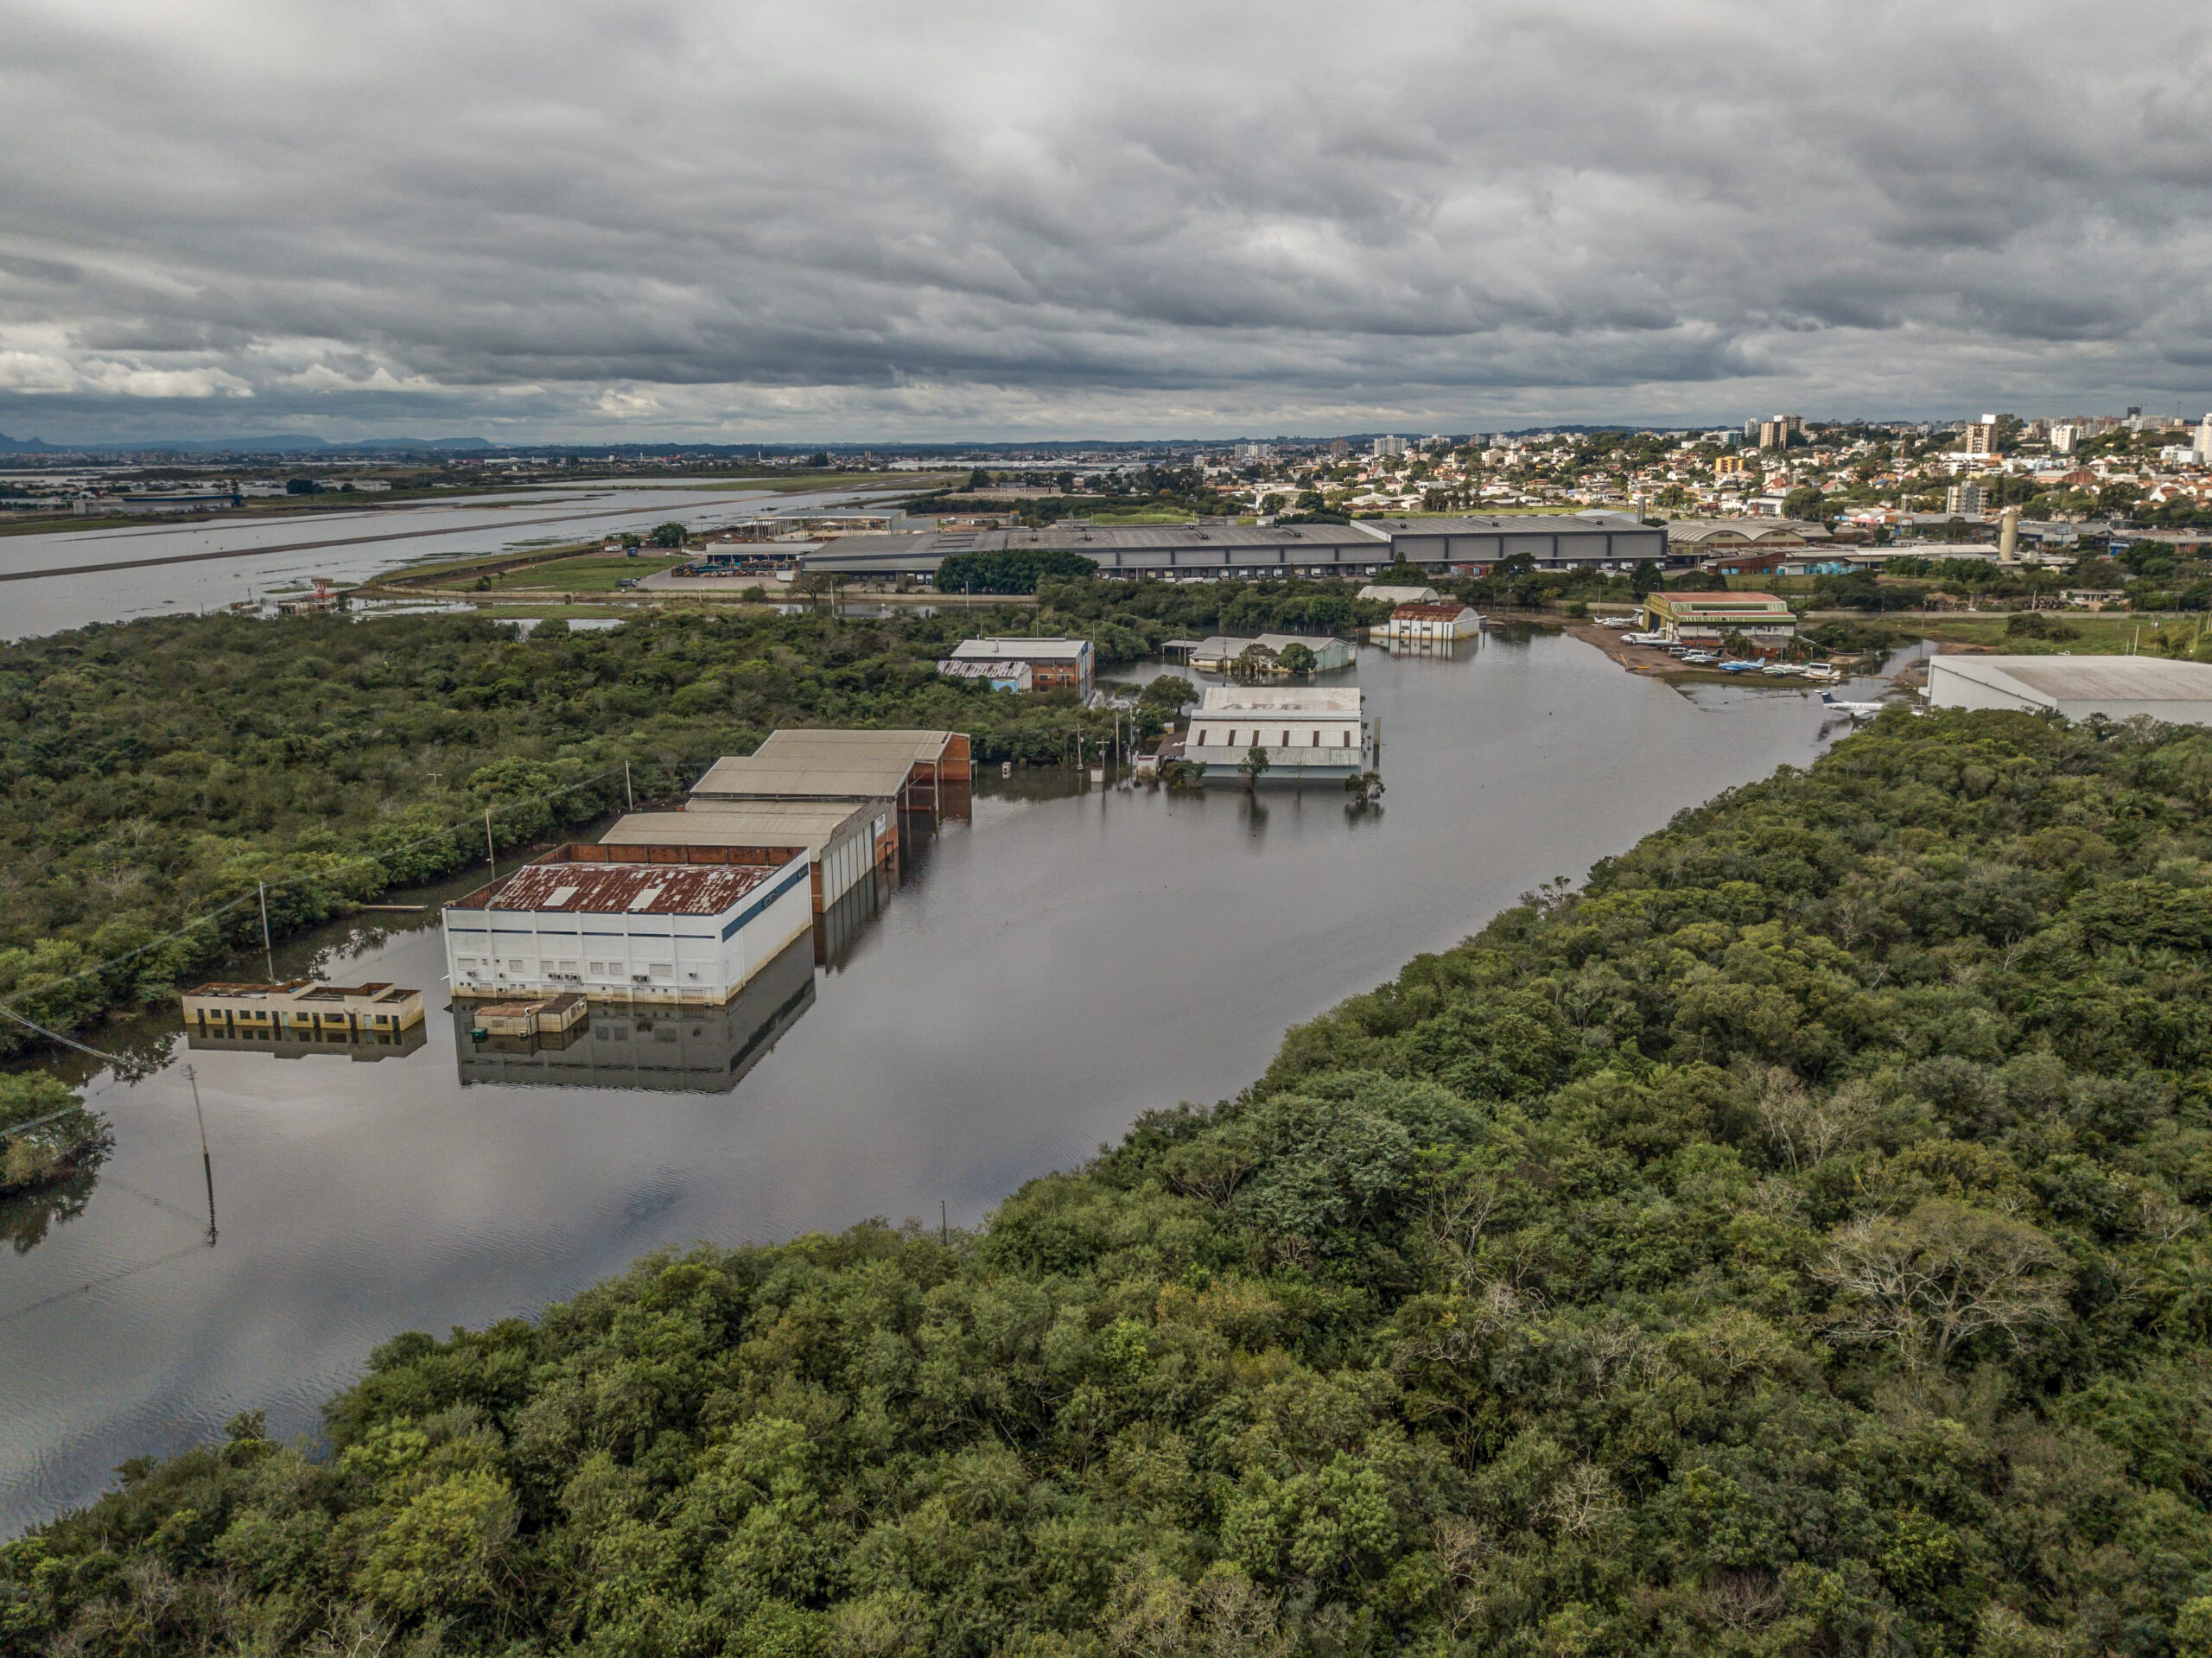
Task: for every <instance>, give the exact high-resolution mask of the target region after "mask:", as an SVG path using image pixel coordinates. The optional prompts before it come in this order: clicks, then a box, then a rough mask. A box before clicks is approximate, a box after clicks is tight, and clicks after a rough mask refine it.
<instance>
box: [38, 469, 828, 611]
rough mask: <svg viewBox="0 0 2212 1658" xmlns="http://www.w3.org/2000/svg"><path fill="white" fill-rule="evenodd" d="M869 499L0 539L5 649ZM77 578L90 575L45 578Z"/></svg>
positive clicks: (622, 504) (771, 497)
mask: <svg viewBox="0 0 2212 1658" xmlns="http://www.w3.org/2000/svg"><path fill="white" fill-rule="evenodd" d="M855 499H867V497H865V496H863V495H856V494H855V492H854V491H852V490H850V489H843V490H828V491H820V492H810V493H805V494H786V495H779V494H773V493H770V492H762V491H750V490H747V491H741V490H731V489H720V490H715V489H702V488H700V487H698V486H696V485H692V484H663V485H652V484H591V485H574V486H556V487H552V488H548V489H542V490H529V491H524V492H517V493H513V494H502V495H483V496H467V497H455V498H454V499H451V500H431V501H424V502H421V503H418V504H402V505H395V506H388V507H370V508H366V509H364V510H361V511H342V512H317V513H302V514H299V515H296V516H291V515H288V516H285V517H283V518H254V519H251V520H250V521H249V520H238V519H232V520H227V521H226V520H223V519H214V520H211V521H207V522H203V523H195V524H165V523H162V521H160V520H158V519H149V520H147V521H146V522H143V523H140V524H130V525H127V526H123V527H113V526H111V527H108V528H104V529H99V530H54V531H53V532H52V533H50V534H43V535H22V536H0V639H20V638H33V637H35V636H37V635H40V634H45V633H58V632H61V631H62V630H63V629H65V628H71V627H83V626H86V624H88V623H92V622H119V621H128V620H130V619H131V618H132V617H134V616H155V615H160V614H161V613H163V612H164V611H167V612H171V613H174V612H177V611H196V610H212V609H219V608H221V607H224V606H226V605H231V604H235V603H238V601H240V600H245V599H249V598H251V597H253V596H255V595H257V594H266V593H268V592H269V591H270V589H271V588H279V587H303V586H305V585H306V583H307V581H308V578H310V577H312V576H318V575H320V576H324V577H327V579H329V580H330V581H334V582H339V583H341V584H342V583H345V582H350V581H366V580H368V579H369V578H370V577H371V576H372V575H380V574H382V573H384V572H385V571H389V570H392V569H398V568H400V567H401V566H403V565H406V564H410V563H415V562H420V561H422V560H423V559H427V558H433V557H463V556H469V555H472V554H479V555H480V554H486V553H498V552H503V551H505V550H506V549H509V548H512V547H518V546H529V545H534V544H537V543H566V542H577V541H585V540H588V539H590V538H591V537H595V536H607V535H615V534H618V533H620V532H622V531H625V530H627V531H630V532H632V533H633V534H634V533H639V532H642V531H644V530H649V529H651V528H652V526H653V525H654V524H662V523H665V522H667V521H668V520H669V519H671V518H677V519H681V520H682V521H683V522H684V523H685V524H690V526H691V528H692V529H693V530H714V529H719V528H721V526H722V525H724V524H730V523H734V522H735V521H736V520H738V519H740V518H752V517H754V516H756V515H758V514H760V513H764V512H765V513H782V512H787V511H789V512H805V511H819V510H821V509H822V508H823V507H826V506H829V505H832V504H834V503H837V502H843V501H849V500H855ZM209 555H221V556H209ZM88 565H99V566H118V567H122V568H104V569H93V570H86V569H85V568H84V567H86V566H88ZM71 570H75V571H79V572H80V573H79V574H76V575H67V574H52V575H48V574H44V572H48V571H54V572H66V571H71ZM11 577H14V578H20V579H9V578H11Z"/></svg>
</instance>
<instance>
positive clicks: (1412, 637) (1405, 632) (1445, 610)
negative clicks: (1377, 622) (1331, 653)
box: [1368, 599, 1483, 644]
mask: <svg viewBox="0 0 2212 1658" xmlns="http://www.w3.org/2000/svg"><path fill="white" fill-rule="evenodd" d="M1482 625H1483V621H1482V618H1481V617H1480V616H1478V615H1477V614H1476V613H1475V607H1473V606H1472V605H1465V604H1461V603H1460V602H1459V600H1457V599H1445V600H1438V601H1437V602H1435V603H1433V604H1408V605H1400V606H1399V607H1397V608H1396V609H1395V610H1393V611H1392V612H1391V613H1390V619H1389V621H1387V622H1384V623H1383V625H1382V626H1379V627H1374V628H1370V629H1369V630H1368V632H1369V637H1370V638H1377V639H1402V640H1408V641H1420V642H1421V643H1424V644H1427V643H1437V642H1446V643H1448V642H1451V641H1453V640H1457V639H1471V638H1474V637H1475V635H1476V634H1478V633H1479V632H1481V631H1482Z"/></svg>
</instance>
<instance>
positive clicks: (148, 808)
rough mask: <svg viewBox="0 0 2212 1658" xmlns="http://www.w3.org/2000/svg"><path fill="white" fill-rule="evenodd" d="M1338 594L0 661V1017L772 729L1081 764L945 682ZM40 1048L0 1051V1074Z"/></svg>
mask: <svg viewBox="0 0 2212 1658" xmlns="http://www.w3.org/2000/svg"><path fill="white" fill-rule="evenodd" d="M1350 594H1351V588H1348V587H1346V586H1344V584H1341V583H1311V582H1281V583H1270V584H1264V585H1262V584H1256V583H1238V582H1224V583H1207V584H1198V585H1192V586H1184V587H1177V588H1173V589H1170V590H1162V588H1161V584H1160V583H1141V584H1138V585H1136V586H1135V587H1131V588H1120V587H1109V585H1108V584H1105V583H1102V582H1098V581H1095V580H1090V579H1086V580H1084V581H1079V582H1076V583H1072V584H1071V583H1066V582H1061V583H1058V584H1053V583H1051V582H1048V583H1046V594H1045V596H1044V599H1043V602H1042V603H1041V604H1040V606H1039V607H1038V608H1037V609H1035V610H1030V609H1027V608H1021V609H1016V608H1011V607H1009V608H1006V609H1003V610H979V611H975V612H964V613H962V614H961V615H959V616H957V617H949V616H948V617H921V616H905V617H893V618H888V619H880V620H877V619H868V620H862V619H844V618H840V617H836V616H834V615H826V614H821V613H815V614H808V615H796V616H778V615H772V614H767V613H761V612H757V611H753V612H743V613H702V612H696V611H695V612H685V611H668V612H652V613H646V614H644V615H641V616H639V617H638V618H637V619H633V620H631V621H628V622H626V623H625V624H624V625H623V626H621V627H620V628H617V629H614V630H613V631H611V632H570V631H569V628H568V627H567V626H566V625H565V624H563V623H561V622H559V621H550V622H546V623H544V624H543V625H542V626H539V627H538V628H537V630H536V631H535V632H533V633H532V634H531V637H530V638H527V639H524V638H518V637H517V636H516V634H515V632H513V631H512V629H511V628H508V627H505V626H500V625H499V624H498V623H497V622H495V621H493V620H492V619H488V618H485V617H480V616H414V617H405V616H396V617H382V618H372V619H364V620H360V621H354V620H352V619H346V618H344V617H339V616H315V617H296V618H288V619H283V620H282V621H278V622H263V621H258V620H256V619H250V618H245V617H238V616H206V617H200V616H180V617H166V618H149V619H144V620H141V621H136V622H130V623H125V624H120V625H101V626H94V627H88V628H81V629H78V630H75V631H73V632H67V633H59V634H54V635H51V636H48V637H46V638H35V639H27V640H22V641H19V642H17V643H16V644H13V645H6V646H4V647H0V777H4V778H5V791H4V794H0V1001H5V1002H6V1003H7V1004H8V1005H9V1006H10V1007H15V1008H16V1009H17V1010H18V1011H20V1012H21V1013H23V1014H25V1015H26V1016H27V1017H29V1018H30V1019H32V1020H36V1021H37V1022H38V1023H40V1024H41V1025H45V1026H49V1027H52V1028H54V1029H59V1030H62V1031H73V1030H79V1029H82V1028H84V1027H85V1026H87V1025H88V1024H89V1023H90V1022H91V1021H92V1020H97V1019H98V1018H99V1017H100V1016H101V1015H102V1014H104V1013H107V1012H109V1011H110V1010H114V1009H127V1008H130V1007H139V1006H143V1005H149V1004H155V1003H159V1002H162V1001H165V1000H167V998H168V996H169V995H171V994H173V992H174V990H175V987H176V986H177V985H178V984H179V983H180V982H182V981H190V980H191V979H192V978H193V977H194V975H204V973H205V972H206V971H207V969H209V968H211V967H212V966H213V965H214V964H215V963H217V962H221V961H223V960H225V959H226V958H227V957H229V956H232V955H234V954H237V953H238V952H241V951H244V950H248V949H254V950H257V949H258V948H259V945H260V942H261V927H262V922H261V906H260V899H259V893H260V889H261V887H262V886H264V884H265V885H266V888H267V900H268V908H269V918H270V925H271V927H272V929H273V930H274V931H276V932H277V934H278V935H279V936H282V935H283V934H285V933H288V932H289V931H294V930H296V929H298V928H302V927H308V926H313V925H315V924H319V923H321V922H324V921H327V920H328V919H331V918H334V917H336V916H339V915H342V914H345V913H346V912H347V911H348V909H349V907H350V906H351V905H355V904H358V903H360V902H363V901H365V900H367V899H372V898H374V897H375V896H376V895H377V894H378V893H380V892H382V891H384V890H385V889H386V888H389V887H391V886H403V885H408V884H412V883H420V882H424V881H429V880H435V879H438V878H441V877H442V876H446V875H448V874H452V873H457V872H459V871H461V870H463V869H466V868H467V867H470V866H471V865H473V864H475V863H478V862H480V861H481V860H482V858H483V856H484V854H485V851H486V836H487V834H488V835H489V837H490V839H491V841H492V842H493V844H494V845H495V846H496V848H498V849H499V851H501V852H503V853H504V852H506V851H508V850H510V849H514V848H526V847H530V846H532V845H536V844H539V843H542V842H544V841H546V840H547V839H549V838H550V837H551V836H554V835H558V834H559V833H561V832H563V830H565V829H569V827H571V826H573V825H575V824H579V823H588V822H589V821H591V820H592V819H594V818H595V817H598V816H601V815H602V814H604V813H606V812H607V811H609V810H613V809H614V808H616V807H617V806H618V805H620V804H621V803H622V801H623V800H624V798H625V790H626V786H627V787H629V788H631V789H634V790H635V791H637V792H638V793H639V795H640V796H646V795H651V796H657V797H670V796H672V795H677V794H680V793H681V791H683V789H684V788H685V787H686V786H688V785H689V784H690V782H691V780H692V779H693V778H696V776H697V775H698V773H699V772H701V771H702V770H703V769H704V767H705V766H706V765H709V764H710V763H711V762H712V761H713V760H714V759H716V758H718V757H719V756H721V755H723V754H742V753H751V752H752V750H753V747H755V746H757V745H758V744H759V743H760V740H762V739H763V738H764V737H766V735H767V734H768V733H769V732H770V731H772V730H773V729H774V728H775V727H778V726H782V725H791V726H801V725H817V726H818V725H840V726H877V727H883V726H890V727H923V728H927V729H944V730H957V731H963V732H965V733H967V734H969V738H970V740H971V742H972V744H973V748H974V753H976V758H977V759H979V760H982V761H985V762H996V761H1000V760H1012V761H1014V762H1017V763H1020V764H1024V765H1051V764H1058V763H1062V762H1064V761H1065V762H1070V763H1071V762H1072V759H1073V758H1074V754H1075V752H1076V745H1077V739H1078V738H1081V739H1082V740H1084V742H1085V743H1086V744H1088V745H1089V746H1090V748H1091V749H1092V750H1093V751H1094V752H1095V751H1096V748H1097V747H1098V746H1099V744H1100V741H1101V740H1102V739H1103V738H1104V737H1105V736H1107V735H1108V734H1109V733H1110V732H1111V730H1112V728H1113V724H1114V717H1115V716H1114V715H1113V713H1112V712H1111V711H1110V710H1089V709H1084V708H1081V707H1079V706H1077V702H1076V699H1075V697H1074V696H1073V694H1072V693H1071V692H1066V691H1051V692H1042V693H1035V694H1021V695H1015V694H1011V693H1005V692H993V691H992V690H990V689H988V687H987V686H982V685H979V684H976V683H972V682H961V681H954V680H950V679H946V678H944V677H940V676H939V675H938V672H937V670H936V663H937V660H938V657H942V656H944V655H945V654H946V653H948V652H949V651H950V649H951V647H952V645H954V644H955V643H957V641H958V640H959V639H960V638H965V637H969V636H970V635H974V634H979V633H1031V632H1046V633H1066V634H1071V635H1077V634H1079V635H1082V636H1084V637H1090V638H1095V639H1096V646H1097V652H1098V659H1099V661H1100V663H1101V664H1102V665H1107V666H1111V665H1112V664H1117V663H1124V662H1131V661H1135V660H1137V659H1138V658H1140V657H1146V656H1148V655H1152V654H1155V653H1156V652H1157V650H1158V648H1159V645H1160V641H1161V640H1162V639H1164V638H1171V637H1173V635H1174V634H1175V633H1176V632H1180V631H1184V630H1186V629H1189V628H1192V627H1211V626H1216V625H1235V626H1252V627H1254V628H1255V631H1257V628H1258V627H1259V626H1262V625H1265V626H1294V627H1295V626H1305V625H1307V624H1311V625H1312V626H1317V627H1325V626H1334V625H1336V624H1338V622H1340V621H1348V620H1350V619H1353V618H1355V617H1356V616H1358V615H1360V614H1363V613H1362V612H1361V611H1360V610H1359V609H1358V607H1357V603H1356V601H1354V600H1352V599H1351V597H1350ZM625 762H627V763H628V765H629V773H628V777H627V779H626V778H625V774H624V771H623V766H624V763H625ZM487 812H489V813H490V814H491V816H490V821H489V823H488V826H487V823H486V813H487ZM226 906H227V907H226ZM212 912H220V913H217V914H214V916H213V919H212V920H202V919H200V918H206V917H208V916H210V915H211V913H212ZM171 935H175V936H171ZM104 962H105V963H109V965H106V966H102V965H100V964H101V963H104ZM34 1041H35V1038H33V1037H31V1036H30V1034H29V1032H26V1031H25V1030H24V1029H23V1028H22V1027H21V1026H17V1025H15V1024H13V1023H12V1022H7V1021H0V1057H5V1056H6V1055H9V1054H11V1053H15V1052H18V1051H22V1049H23V1048H24V1047H25V1046H26V1045H29V1044H30V1043H32V1042H34Z"/></svg>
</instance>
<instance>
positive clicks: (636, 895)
mask: <svg viewBox="0 0 2212 1658" xmlns="http://www.w3.org/2000/svg"><path fill="white" fill-rule="evenodd" d="M618 850H622V848H607V847H594V846H564V847H562V848H559V849H557V850H556V851H555V852H552V853H550V854H548V855H546V856H545V857H543V858H541V859H539V860H538V861H536V862H534V863H527V864H524V866H523V867H521V868H520V869H519V870H518V871H516V872H515V873H514V874H513V875H512V876H510V877H508V878H507V879H506V880H504V881H495V882H493V883H492V884H491V885H489V886H481V887H479V888H478V889H477V890H476V891H475V892H474V893H470V894H469V895H468V896H467V897H466V898H463V899H458V900H456V901H455V902H454V903H452V904H448V905H446V908H445V936H446V969H447V971H448V974H449V975H451V982H452V985H453V994H454V995H455V996H456V997H461V998H472V997H474V998H489V999H493V1000H496V1001H520V1000H524V999H526V998H531V997H539V996H553V995H558V994H561V993H562V992H563V991H577V992H581V993H582V994H586V995H589V996H592V997H594V998H598V999H601V1000H605V1001H627V1002H662V1003H673V1004H677V1005H685V1006H708V1007H712V1006H717V1005H719V1004H721V1003H722V1002H726V1001H728V1000H729V999H730V998H731V997H732V996H734V995H735V994H737V992H738V991H739V990H740V989H741V988H743V987H744V985H745V983H746V981H747V980H748V979H750V978H751V977H752V976H753V974H754V973H756V972H757V971H759V970H760V967H761V966H762V964H764V963H765V962H768V961H770V960H772V959H773V958H774V957H775V956H777V955H778V954H779V952H780V951H781V950H783V949H784V948H785V946H786V945H788V944H790V943H791V942H792V941H793V940H794V939H796V938H798V937H800V936H801V935H802V934H804V933H806V932H808V931H810V930H811V929H812V928H813V925H814V904H813V896H812V894H813V886H812V876H813V860H812V859H811V858H810V856H809V855H808V854H807V852H806V849H805V848H804V847H793V848H784V849H783V851H784V853H785V855H784V856H783V857H782V858H781V859H780V860H779V861H774V862H768V861H738V860H735V859H734V858H733V857H732V856H731V854H729V853H728V851H727V850H726V849H724V848H717V847H688V848H675V849H674V850H675V851H677V853H678V854H681V856H682V858H683V861H671V862H659V861H642V860H640V861H616V860H614V859H613V857H612V856H611V855H610V854H612V853H613V852H615V851H618ZM645 850H647V851H650V850H651V848H645Z"/></svg>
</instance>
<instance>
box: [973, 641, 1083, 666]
mask: <svg viewBox="0 0 2212 1658" xmlns="http://www.w3.org/2000/svg"><path fill="white" fill-rule="evenodd" d="M1088 650H1090V640H1089V639H1065V638H1058V639H963V640H961V641H960V643H959V644H957V645H954V646H953V647H952V655H953V657H954V659H955V660H956V661H960V662H1004V661H1022V662H1057V661H1061V660H1066V661H1075V660H1077V659H1078V658H1080V657H1082V656H1083V654H1084V652H1085V651H1088Z"/></svg>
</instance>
